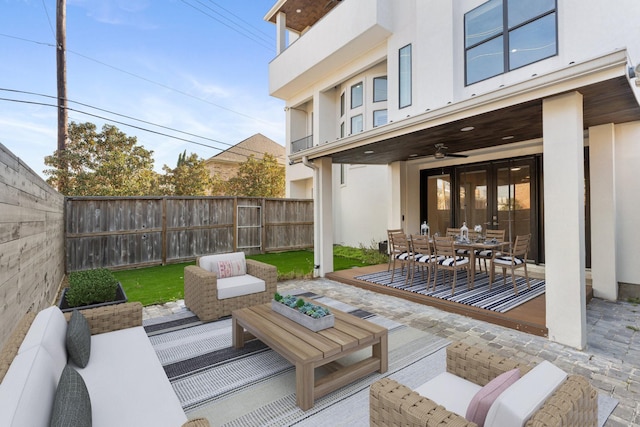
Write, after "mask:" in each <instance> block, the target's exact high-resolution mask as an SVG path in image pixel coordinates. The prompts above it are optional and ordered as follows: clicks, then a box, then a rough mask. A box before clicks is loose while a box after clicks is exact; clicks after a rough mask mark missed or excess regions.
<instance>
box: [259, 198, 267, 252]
mask: <svg viewBox="0 0 640 427" xmlns="http://www.w3.org/2000/svg"><path fill="white" fill-rule="evenodd" d="M260 204H261V205H262V209H260V210H261V211H262V213H261V215H260V228H261V230H260V233H261V234H262V237H261V238H260V253H261V254H264V253H265V250H264V247H265V245H266V241H267V227H265V224H266V223H267V221H266V219H267V209H266V207H267V199H266V198H264V197H263V198H262V201H261V203H260Z"/></svg>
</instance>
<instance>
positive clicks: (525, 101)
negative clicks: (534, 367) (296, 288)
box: [265, 0, 640, 348]
mask: <svg viewBox="0 0 640 427" xmlns="http://www.w3.org/2000/svg"><path fill="white" fill-rule="evenodd" d="M265 20H267V21H271V22H273V23H274V24H275V27H276V29H277V44H278V45H277V56H276V57H275V58H274V59H273V61H271V63H270V64H269V84H270V87H269V91H270V93H271V95H273V96H275V97H277V98H280V99H283V100H284V101H285V102H286V127H287V129H286V130H287V147H286V149H287V155H288V157H289V162H290V166H289V168H288V171H287V175H288V176H287V180H288V190H287V191H288V194H289V195H290V196H292V197H303V196H311V195H312V196H313V198H314V199H315V201H316V203H315V205H316V222H315V227H316V230H315V238H316V239H315V249H316V258H317V259H316V264H317V265H318V266H319V267H318V271H317V274H318V275H324V274H326V273H327V272H331V271H332V269H333V263H332V245H333V243H339V242H343V241H344V242H347V243H350V244H353V243H354V242H362V243H368V242H369V240H370V239H371V238H381V237H384V234H385V232H386V229H387V228H403V229H404V230H405V231H406V232H407V233H415V232H417V231H418V230H419V226H420V223H421V222H422V221H428V222H429V224H430V227H431V231H432V232H436V231H444V229H445V228H446V227H460V226H461V224H462V223H463V222H467V224H469V225H470V226H473V225H482V226H483V227H484V228H487V227H488V228H504V229H506V230H508V235H509V236H510V238H511V239H515V236H516V235H518V234H529V233H530V234H531V235H532V244H531V253H530V258H531V260H530V261H531V262H536V263H540V264H544V266H545V275H546V276H545V277H546V283H547V286H546V322H547V327H548V331H549V339H550V340H553V341H557V342H561V343H564V344H567V345H571V346H573V347H577V348H582V347H584V346H585V344H586V316H585V271H586V269H587V268H590V271H591V277H592V286H593V290H594V295H595V296H596V297H600V298H605V299H611V300H615V299H617V298H618V295H619V289H620V288H621V286H626V287H631V288H634V287H636V286H639V285H640V263H639V262H637V260H636V257H637V254H640V239H639V238H638V231H637V227H638V223H639V221H640V183H639V180H638V177H637V176H636V169H637V168H638V167H639V165H640V105H639V99H640V67H639V66H638V64H640V25H638V22H640V2H638V1H637V0H616V1H613V2H602V1H600V0H540V1H535V2H532V1H528V0H488V1H487V0H458V1H441V0H344V1H339V0H333V1H322V2H316V1H312V0H279V1H277V2H276V4H274V6H273V7H272V8H271V10H270V11H269V12H268V13H267V14H266V16H265ZM312 192H313V194H312Z"/></svg>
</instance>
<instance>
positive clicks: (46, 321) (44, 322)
mask: <svg viewBox="0 0 640 427" xmlns="http://www.w3.org/2000/svg"><path fill="white" fill-rule="evenodd" d="M66 337H67V319H65V317H64V314H62V311H60V309H59V308H58V307H56V306H52V307H49V308H47V309H44V310H42V311H40V312H39V313H38V314H37V315H36V317H35V319H33V323H32V324H31V327H30V328H29V331H27V334H26V335H25V337H24V340H23V341H22V344H21V345H20V348H19V349H18V354H20V353H22V352H24V351H27V350H29V349H31V348H33V347H37V346H43V347H44V348H45V349H46V350H47V351H48V352H49V354H50V355H51V357H52V358H53V359H54V361H55V362H56V366H57V369H59V370H60V373H61V372H62V370H63V369H64V366H65V365H66V364H67V348H66Z"/></svg>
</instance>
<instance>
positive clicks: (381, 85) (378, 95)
mask: <svg viewBox="0 0 640 427" xmlns="http://www.w3.org/2000/svg"><path fill="white" fill-rule="evenodd" d="M386 100H387V76H384V77H374V78H373V102H382V101H386Z"/></svg>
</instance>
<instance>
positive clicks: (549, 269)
mask: <svg viewBox="0 0 640 427" xmlns="http://www.w3.org/2000/svg"><path fill="white" fill-rule="evenodd" d="M582 108H583V107H582V95H581V94H580V93H578V92H572V93H568V94H565V95H558V96H555V97H552V98H548V99H545V100H544V101H543V103H542V119H543V125H542V135H543V155H544V225H545V233H544V236H545V280H546V310H547V314H546V317H547V319H546V320H547V328H548V329H549V339H550V340H551V341H556V342H559V343H561V344H565V345H569V346H571V347H575V348H578V349H582V348H584V346H585V345H586V343H587V327H586V326H587V325H586V301H585V294H586V291H585V243H584V242H585V239H584V224H585V223H584V151H583V150H584V143H583V112H582Z"/></svg>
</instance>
